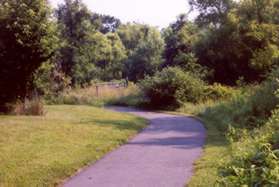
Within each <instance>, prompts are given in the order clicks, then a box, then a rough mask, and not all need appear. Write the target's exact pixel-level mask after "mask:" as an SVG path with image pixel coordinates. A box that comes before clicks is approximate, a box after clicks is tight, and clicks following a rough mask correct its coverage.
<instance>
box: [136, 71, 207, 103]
mask: <svg viewBox="0 0 279 187" xmlns="http://www.w3.org/2000/svg"><path fill="white" fill-rule="evenodd" d="M140 85H141V88H142V90H143V93H144V94H145V96H146V97H147V98H148V99H150V103H151V104H152V105H153V106H158V107H163V106H176V107H177V106H179V105H180V104H182V103H185V102H198V101H199V100H201V98H202V97H203V93H204V90H205V83H204V82H203V81H202V80H200V79H199V78H198V77H195V76H194V75H192V74H190V73H188V72H183V71H182V70H181V69H179V68H175V67H174V68H173V67H170V68H165V69H163V70H162V71H161V72H157V73H156V74H155V75H154V76H153V77H147V78H146V79H144V80H143V81H141V83H140ZM162 101H163V102H162Z"/></svg>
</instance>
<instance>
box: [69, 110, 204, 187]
mask: <svg viewBox="0 0 279 187" xmlns="http://www.w3.org/2000/svg"><path fill="white" fill-rule="evenodd" d="M108 109H110V110H114V111H117V112H126V113H130V114H133V115H136V116H140V117H143V118H146V119H148V120H149V121H150V125H149V126H148V127H147V128H146V129H145V130H143V131H142V132H141V133H139V134H138V135H137V136H136V137H134V138H133V139H132V140H131V141H129V142H128V143H127V144H126V145H123V146H121V147H120V148H119V149H117V150H115V151H113V152H111V153H109V154H107V155H106V156H105V157H104V158H102V159H101V160H99V161H97V162H96V163H95V164H93V165H92V166H90V167H88V168H87V169H85V170H84V171H82V172H80V173H78V174H77V175H76V176H74V177H73V178H71V179H69V180H68V181H67V182H66V183H65V184H64V186H65V187H183V186H185V185H186V184H187V183H188V182H189V180H190V178H191V176H192V175H193V169H194V166H193V165H194V162H195V161H196V160H197V159H198V158H199V157H200V156H201V154H202V151H203V145H204V143H205V138H206V130H205V128H204V126H203V125H202V123H201V122H199V121H198V120H196V119H193V118H191V117H185V116H179V115H170V114H164V113H155V112H147V111H140V110H136V109H132V108H125V107H109V108H108Z"/></svg>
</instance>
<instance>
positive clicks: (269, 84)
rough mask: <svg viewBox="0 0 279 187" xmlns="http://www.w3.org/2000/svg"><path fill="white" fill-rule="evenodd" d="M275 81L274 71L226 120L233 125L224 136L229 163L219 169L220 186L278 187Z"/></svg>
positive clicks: (278, 116)
mask: <svg viewBox="0 0 279 187" xmlns="http://www.w3.org/2000/svg"><path fill="white" fill-rule="evenodd" d="M278 77H279V70H278V69H277V70H274V71H273V72H272V73H271V74H270V75H269V76H268V78H267V80H266V81H265V82H264V83H262V84H261V85H260V87H258V88H257V89H256V90H255V92H254V93H253V94H252V95H251V96H250V97H248V98H247V97H246V98H245V99H244V100H242V101H241V103H243V105H242V106H241V105H239V107H238V108H237V107H235V108H234V110H235V111H233V110H232V112H231V114H230V115H231V116H232V117H231V119H230V120H227V121H230V125H232V126H231V128H229V129H230V130H229V133H228V135H227V136H228V137H229V138H230V142H231V149H232V159H231V162H229V163H227V164H225V165H223V166H222V167H221V168H220V175H221V176H222V177H223V178H222V179H221V180H220V183H221V184H223V185H224V186H278V184H279V183H278V181H279V110H278V109H277V108H278V104H279V99H278V89H279V82H278ZM243 101H244V102H243ZM223 118H226V117H225V116H224V115H223ZM227 119H228V118H227ZM237 127H242V128H246V130H240V129H239V128H238V129H237ZM236 137H237V138H236Z"/></svg>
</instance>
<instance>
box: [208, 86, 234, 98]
mask: <svg viewBox="0 0 279 187" xmlns="http://www.w3.org/2000/svg"><path fill="white" fill-rule="evenodd" d="M234 93H235V90H234V89H233V88H231V87H228V86H223V85H221V84H218V83H215V84H213V85H209V86H207V87H206V89H205V95H206V98H207V99H212V100H216V99H226V98H229V97H231V96H232V95H233V94H234Z"/></svg>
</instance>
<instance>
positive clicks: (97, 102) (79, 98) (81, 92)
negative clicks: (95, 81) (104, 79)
mask: <svg viewBox="0 0 279 187" xmlns="http://www.w3.org/2000/svg"><path fill="white" fill-rule="evenodd" d="M134 93H138V88H137V86H136V85H134V84H130V85H129V86H128V87H118V86H113V85H91V86H89V87H86V88H74V89H69V90H66V91H64V92H63V93H61V94H60V95H59V96H58V97H57V98H53V99H52V100H50V101H48V103H49V104H69V105H92V106H104V105H107V104H111V103H113V102H114V101H116V100H118V99H120V98H124V97H127V96H130V95H132V94H134Z"/></svg>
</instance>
